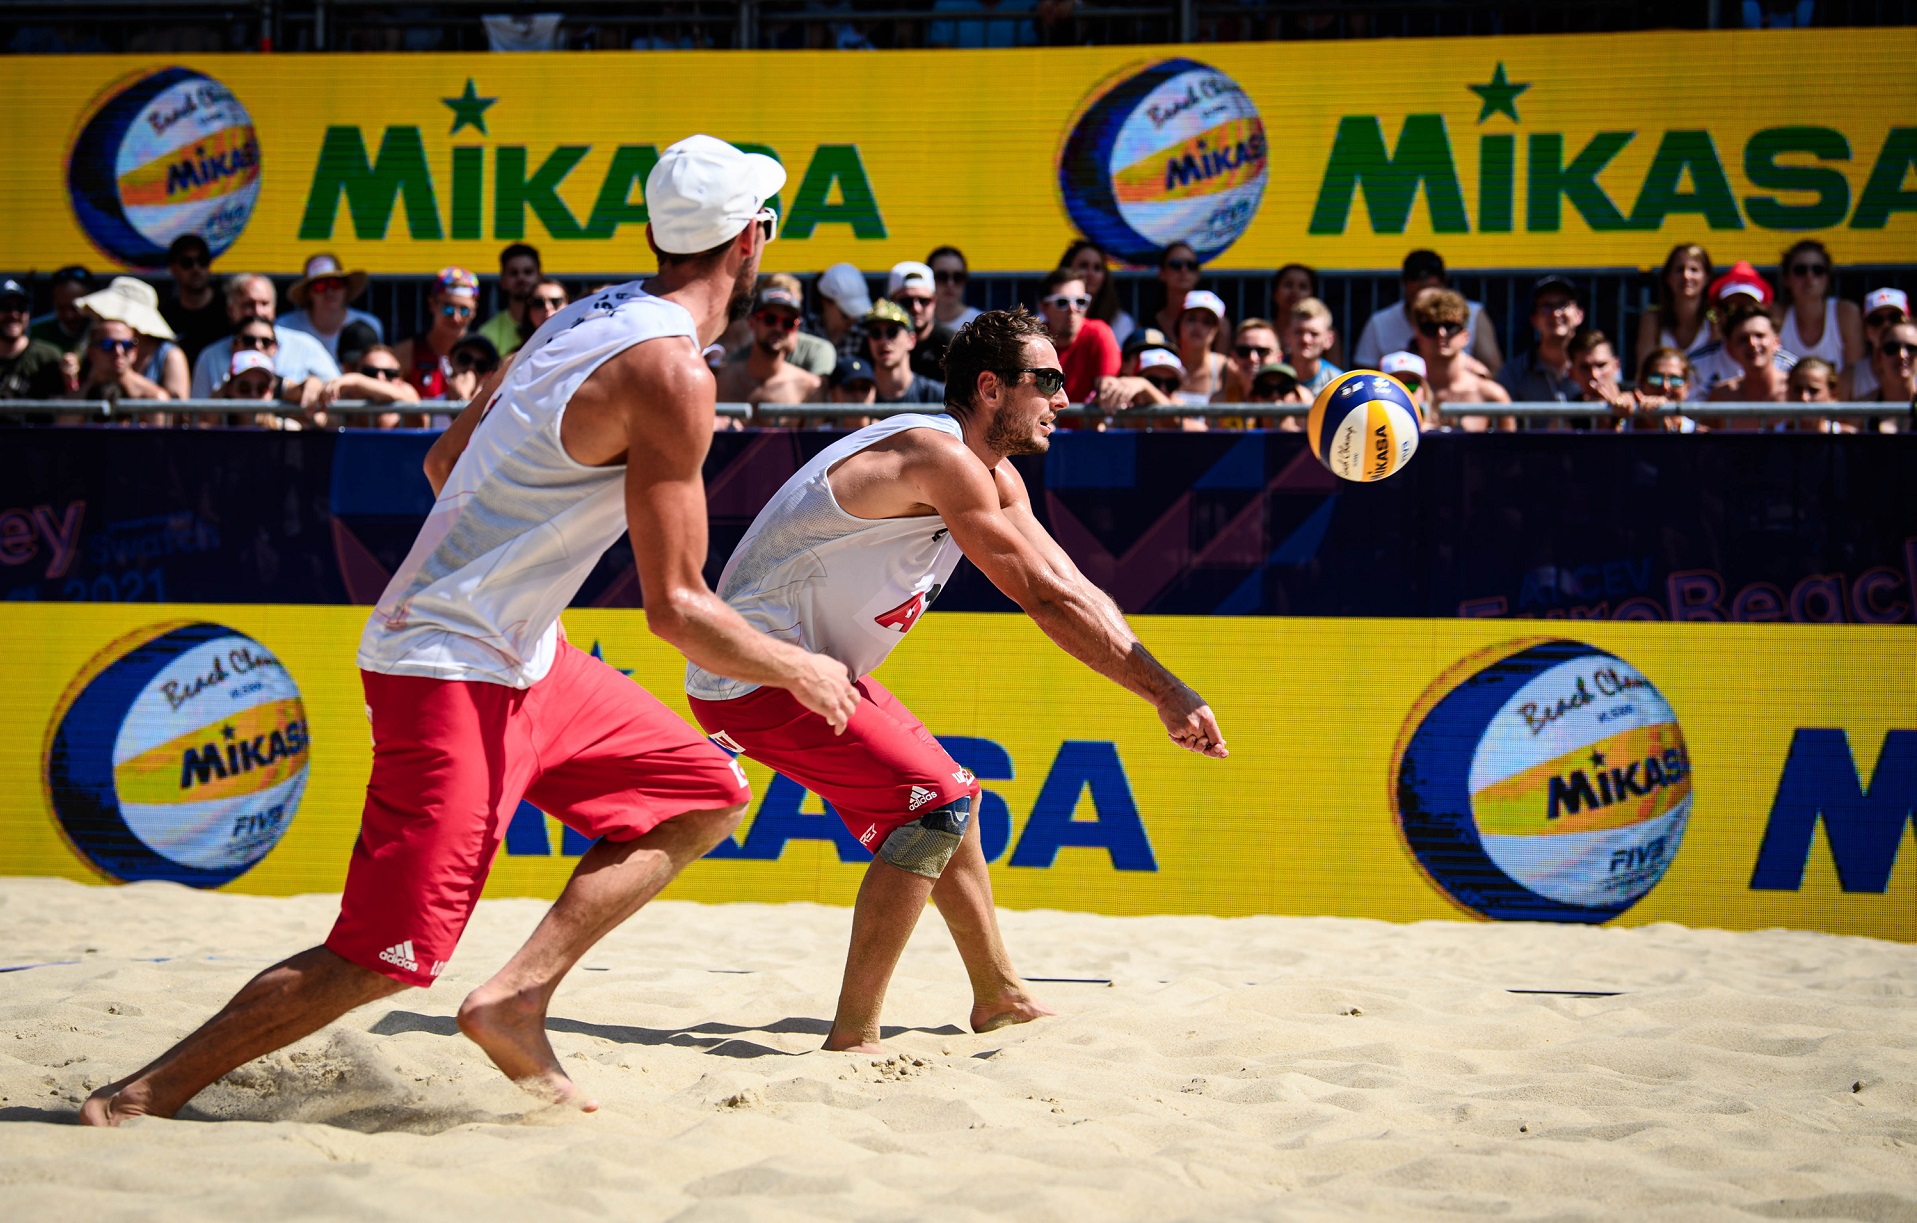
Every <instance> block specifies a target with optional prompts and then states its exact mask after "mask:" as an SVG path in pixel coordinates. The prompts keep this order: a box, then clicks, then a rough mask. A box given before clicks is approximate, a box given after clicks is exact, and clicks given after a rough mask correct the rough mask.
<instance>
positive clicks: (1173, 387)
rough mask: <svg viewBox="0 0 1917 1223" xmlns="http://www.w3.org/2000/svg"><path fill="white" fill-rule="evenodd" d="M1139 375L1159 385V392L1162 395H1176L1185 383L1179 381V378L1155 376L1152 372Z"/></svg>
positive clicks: (1156, 385) (1154, 384)
mask: <svg viewBox="0 0 1917 1223" xmlns="http://www.w3.org/2000/svg"><path fill="white" fill-rule="evenodd" d="M1139 377H1141V378H1143V379H1144V380H1145V381H1147V382H1149V383H1151V384H1152V385H1153V386H1155V387H1157V388H1158V393H1159V394H1161V395H1176V394H1178V389H1179V387H1181V386H1182V385H1184V384H1183V383H1181V382H1179V380H1178V379H1176V378H1172V377H1164V378H1154V377H1152V376H1151V375H1150V374H1140V375H1139Z"/></svg>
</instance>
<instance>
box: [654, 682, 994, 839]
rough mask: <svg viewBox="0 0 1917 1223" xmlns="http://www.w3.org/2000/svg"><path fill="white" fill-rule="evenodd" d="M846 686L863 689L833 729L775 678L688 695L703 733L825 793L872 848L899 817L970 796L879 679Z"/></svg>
mask: <svg viewBox="0 0 1917 1223" xmlns="http://www.w3.org/2000/svg"><path fill="white" fill-rule="evenodd" d="M853 686H854V687H856V688H857V689H858V690H859V694H860V695H861V696H862V697H864V698H865V699H864V700H861V701H860V702H859V707H858V709H857V710H856V711H855V712H854V713H853V714H852V721H851V723H850V724H848V725H847V726H846V728H845V733H844V734H841V735H835V734H833V733H832V726H831V724H830V723H828V722H827V721H826V720H825V719H824V718H822V717H820V716H819V715H818V714H816V713H813V712H812V711H811V710H809V709H807V708H806V707H805V706H803V705H801V704H799V702H798V700H797V698H795V697H794V696H793V695H792V694H791V693H790V692H787V691H786V690H785V689H783V688H758V689H754V690H753V691H751V692H748V693H746V694H745V695H744V696H741V697H734V698H733V699H732V700H729V701H702V700H700V699H699V698H698V697H689V698H687V699H688V700H689V701H690V702H691V705H692V716H693V717H695V718H697V719H699V725H701V726H703V727H705V728H706V733H707V734H710V735H711V736H712V737H713V738H714V739H717V740H719V741H720V742H721V743H723V744H726V745H727V746H736V747H737V748H738V749H739V750H740V751H741V752H743V753H745V754H746V755H748V756H750V757H752V758H753V759H754V760H756V761H758V762H759V763H760V764H764V765H769V766H771V767H772V768H773V769H775V770H777V771H778V772H780V773H783V774H785V775H786V776H787V777H790V778H791V779H792V780H793V781H796V782H798V783H799V784H800V785H802V786H804V787H805V788H806V789H808V790H810V791H812V792H813V793H814V794H817V795H818V796H819V797H820V798H823V799H824V800H825V801H826V802H828V803H831V804H832V809H833V810H834V811H837V812H838V813H839V818H840V819H841V820H844V821H845V826H846V827H847V828H849V829H851V831H852V835H853V836H855V837H857V838H858V839H859V844H861V845H863V846H865V848H866V849H867V850H868V851H874V852H876V851H877V849H878V847H879V846H880V845H882V844H884V843H885V838H886V837H888V836H891V835H892V832H893V830H895V829H897V828H898V827H899V826H900V825H903V824H909V823H911V822H912V821H913V820H916V819H918V818H919V817H920V816H922V815H924V814H925V813H926V812H928V811H936V810H938V809H939V808H940V807H943V806H944V805H945V804H947V803H949V802H952V801H953V800H955V799H959V798H963V797H965V796H966V795H967V794H970V795H973V796H974V798H976V797H977V794H978V783H977V782H976V781H974V780H973V779H972V774H971V772H970V771H969V770H967V769H962V768H960V767H959V766H958V764H957V762H955V761H954V760H953V759H952V758H951V757H950V756H948V755H946V752H945V749H944V748H942V747H940V746H939V741H938V740H937V739H934V738H933V737H932V733H931V732H930V731H928V730H926V729H925V724H924V723H922V722H920V721H919V720H918V719H917V718H916V717H914V716H913V715H912V711H911V710H909V709H907V708H906V707H905V705H904V703H903V702H901V701H900V700H899V698H897V697H895V696H893V695H892V694H891V693H890V692H888V691H887V690H886V688H885V685H883V684H881V683H879V681H878V680H875V679H873V678H872V677H871V676H869V675H868V676H866V677H865V678H864V679H862V680H859V681H858V683H856V684H855V685H853Z"/></svg>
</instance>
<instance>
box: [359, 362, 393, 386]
mask: <svg viewBox="0 0 1917 1223" xmlns="http://www.w3.org/2000/svg"><path fill="white" fill-rule="evenodd" d="M359 372H360V373H362V374H365V375H366V376H367V377H368V378H377V379H379V380H380V381H381V382H398V381H399V366H397V365H362V366H360V367H359Z"/></svg>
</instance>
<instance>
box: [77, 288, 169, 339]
mask: <svg viewBox="0 0 1917 1223" xmlns="http://www.w3.org/2000/svg"><path fill="white" fill-rule="evenodd" d="M74 304H75V305H77V306H79V307H80V308H81V309H82V310H90V311H92V312H93V314H94V315H95V316H96V317H98V318H102V319H106V320H107V321H109V322H114V323H125V324H126V325H127V326H129V327H131V328H133V330H135V331H137V332H139V333H140V334H141V335H150V336H153V337H154V338H156V339H161V340H171V339H175V338H176V337H175V336H174V334H173V328H172V327H171V326H170V325H168V323H167V321H166V320H165V319H163V318H161V317H160V295H159V294H158V293H155V292H154V291H153V286H152V285H150V284H148V283H146V281H144V280H135V279H134V278H133V277H131V276H115V277H114V278H113V279H112V280H111V281H109V282H107V287H106V288H104V289H101V290H100V291H99V292H97V293H89V294H87V295H86V296H85V297H82V298H81V299H80V300H79V301H77V302H75V303H74Z"/></svg>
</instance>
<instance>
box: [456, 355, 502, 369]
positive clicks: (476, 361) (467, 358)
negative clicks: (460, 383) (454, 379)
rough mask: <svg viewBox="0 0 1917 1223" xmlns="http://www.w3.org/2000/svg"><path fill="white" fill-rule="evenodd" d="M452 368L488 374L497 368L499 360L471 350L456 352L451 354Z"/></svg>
mask: <svg viewBox="0 0 1917 1223" xmlns="http://www.w3.org/2000/svg"><path fill="white" fill-rule="evenodd" d="M453 368H454V369H461V370H467V369H469V370H472V371H473V372H474V373H478V374H490V373H492V372H493V371H494V370H496V369H498V368H499V362H497V361H494V360H491V359H490V358H487V357H482V356H479V355H478V354H476V353H472V352H456V353H454V354H453Z"/></svg>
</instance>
